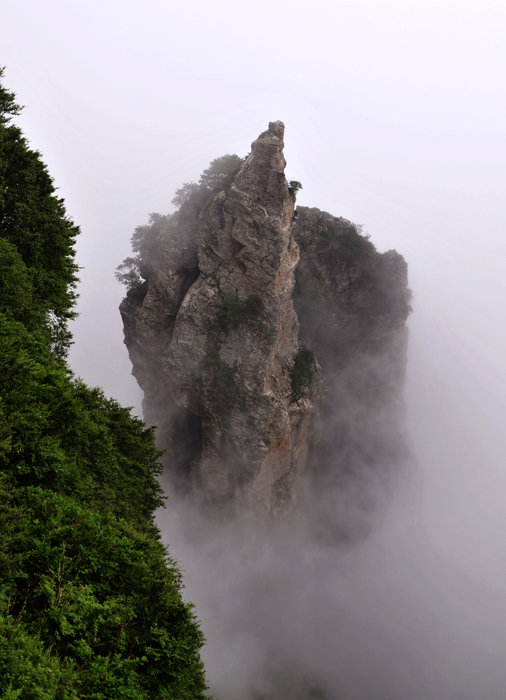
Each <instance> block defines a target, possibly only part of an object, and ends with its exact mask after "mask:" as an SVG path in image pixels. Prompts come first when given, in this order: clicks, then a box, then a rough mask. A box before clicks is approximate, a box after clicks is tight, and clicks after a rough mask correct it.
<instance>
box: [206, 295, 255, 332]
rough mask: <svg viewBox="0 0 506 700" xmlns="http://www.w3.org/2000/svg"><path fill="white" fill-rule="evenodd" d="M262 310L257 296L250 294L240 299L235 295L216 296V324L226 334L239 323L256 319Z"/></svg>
mask: <svg viewBox="0 0 506 700" xmlns="http://www.w3.org/2000/svg"><path fill="white" fill-rule="evenodd" d="M263 310H264V305H263V302H262V300H261V299H260V297H259V296H258V294H250V295H249V296H248V297H247V298H246V299H241V298H240V297H239V296H238V295H237V294H223V293H222V292H220V293H219V294H218V314H217V323H218V326H219V328H220V329H221V330H223V331H224V332H225V333H228V332H229V331H231V330H232V329H234V328H237V327H238V326H239V325H240V324H241V323H246V322H247V321H251V320H252V319H255V318H257V317H258V316H260V314H261V313H262V312H263Z"/></svg>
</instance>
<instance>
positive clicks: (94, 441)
mask: <svg viewBox="0 0 506 700" xmlns="http://www.w3.org/2000/svg"><path fill="white" fill-rule="evenodd" d="M1 77H2V71H0V78H1ZM19 109H20V108H19V107H18V106H17V105H16V102H15V96H14V94H13V93H11V92H9V91H8V90H6V89H5V88H4V87H2V85H1V84H0V532H1V533H2V537H1V539H0V699H1V700H53V699H54V700H59V699H62V700H64V699H65V700H66V699H69V700H70V699H74V698H76V699H77V698H89V699H90V700H109V699H110V700H119V699H125V700H126V699H128V700H147V699H148V698H149V699H150V700H155V699H158V698H171V699H175V698H182V699H183V698H184V699H185V700H186V699H190V698H203V697H204V691H205V688H206V686H205V680H204V672H203V666H202V662H201V660H200V656H199V649H200V647H201V646H202V644H203V641H204V640H203V636H202V633H201V631H200V629H199V626H198V623H197V621H196V619H195V616H194V613H193V610H192V606H191V605H189V604H186V603H185V602H184V601H183V600H182V598H181V595H180V589H181V575H180V571H179V569H178V567H177V565H176V563H175V562H174V561H173V560H172V559H171V557H170V556H169V555H168V553H167V551H166V549H165V547H164V546H163V544H162V542H161V539H160V536H159V533H158V530H157V528H156V526H155V524H154V520H153V514H154V511H155V510H156V509H157V508H158V507H160V506H161V505H162V504H163V494H162V491H161V489H160V486H159V484H158V482H157V479H156V477H157V475H158V474H159V473H160V471H161V469H162V466H161V463H160V461H159V457H160V453H159V452H158V451H157V449H156V447H155V444H154V437H153V431H152V429H151V428H146V427H145V425H144V423H143V422H142V421H140V420H139V419H137V418H135V417H133V416H132V415H131V414H130V410H129V409H127V408H123V407H121V406H120V405H119V404H118V403H117V402H116V401H114V400H112V399H108V398H106V397H105V396H104V394H103V392H102V391H101V390H100V389H94V388H90V387H88V386H86V384H84V383H83V382H82V381H80V380H78V379H76V378H75V377H74V376H73V375H72V372H71V371H70V369H69V367H68V366H67V364H66V362H65V356H66V352H67V350H68V347H69V344H70V342H71V337H70V334H69V331H68V327H67V323H68V320H69V319H71V318H72V317H73V315H74V311H73V309H74V306H75V301H76V294H75V287H76V283H77V278H76V273H77V266H76V264H75V261H74V241H75V237H76V235H77V234H78V228H77V227H76V226H75V225H74V224H73V223H72V221H70V219H69V218H68V217H67V215H66V212H65V207H64V203H63V201H62V200H61V199H58V198H57V197H56V196H55V188H54V185H53V182H52V179H51V177H50V175H49V174H48V172H47V169H46V167H45V165H44V164H43V162H42V160H41V158H40V154H39V153H37V152H36V151H33V150H31V149H30V148H29V145H28V143H27V141H26V139H25V138H24V137H23V134H22V132H21V131H20V129H19V128H18V127H16V126H15V125H13V124H12V123H11V118H12V116H13V115H16V114H18V113H19Z"/></svg>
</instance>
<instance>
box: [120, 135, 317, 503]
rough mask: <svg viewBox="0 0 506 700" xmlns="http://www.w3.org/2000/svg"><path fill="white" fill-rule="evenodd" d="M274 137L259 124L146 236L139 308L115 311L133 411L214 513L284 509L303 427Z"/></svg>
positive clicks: (290, 262)
mask: <svg viewBox="0 0 506 700" xmlns="http://www.w3.org/2000/svg"><path fill="white" fill-rule="evenodd" d="M283 131H284V126H283V124H282V123H281V122H274V123H271V124H270V125H269V129H268V130H267V131H266V132H264V133H263V134H261V135H260V136H259V138H258V139H257V140H256V141H255V142H254V143H253V144H252V150H251V153H250V155H249V156H248V158H247V159H246V161H245V163H244V165H243V166H242V168H241V170H240V172H239V173H238V174H237V175H236V177H235V179H234V181H233V184H232V185H231V187H230V188H229V189H228V190H227V191H223V192H218V193H216V194H215V196H214V197H212V198H211V200H210V201H207V202H206V203H205V205H204V206H203V208H202V210H201V211H200V214H199V216H198V217H197V216H196V215H195V214H194V213H191V212H188V211H186V209H185V207H182V208H181V210H180V212H179V214H178V215H176V216H175V217H173V219H172V220H171V221H170V223H169V225H168V227H167V229H166V231H164V232H163V233H162V234H160V236H159V237H158V239H157V241H156V244H155V249H154V252H153V254H152V255H151V262H150V263H149V265H148V267H149V288H148V293H147V295H146V297H145V298H144V300H143V302H142V305H140V306H135V305H132V304H131V303H130V302H129V301H128V299H127V300H125V301H124V302H123V303H122V306H121V313H122V315H123V320H124V324H125V337H126V343H127V345H128V348H129V352H130V356H131V359H132V362H133V365H134V374H135V376H136V377H137V379H138V381H139V384H140V385H141V387H142V388H143V390H144V392H145V407H146V418H147V419H148V420H150V421H153V422H155V423H157V425H158V426H159V438H160V443H161V445H162V446H163V447H166V448H168V457H167V461H168V462H169V463H170V462H171V460H173V461H174V462H175V465H176V466H175V469H174V470H175V472H177V474H178V475H179V484H180V485H183V486H184V482H185V478H186V485H187V487H189V488H191V489H192V490H193V493H194V494H195V495H196V497H197V498H199V499H201V500H202V501H203V503H204V504H206V505H207V506H209V507H210V508H211V509H213V510H214V511H218V510H220V509H227V510H228V509H233V508H235V507H239V508H241V509H243V508H251V509H253V510H262V511H267V512H276V511H278V510H283V509H286V508H288V507H289V506H290V504H291V503H292V502H293V501H294V499H295V497H296V493H297V481H298V479H299V478H300V476H301V475H302V474H303V472H304V470H305V468H306V465H307V455H308V452H309V450H310V449H311V446H312V442H313V441H314V439H315V435H316V431H315V429H314V427H313V426H314V423H315V419H316V417H317V414H318V407H319V404H320V402H321V399H322V394H323V382H322V380H321V375H320V370H319V367H318V364H317V362H316V361H313V363H312V367H311V368H310V371H311V375H312V376H311V382H306V384H307V385H306V386H302V387H298V388H297V390H294V386H293V381H292V379H293V368H294V364H295V363H296V361H297V356H298V354H299V351H300V347H299V345H300V344H299V323H298V321H297V316H296V314H295V311H294V308H293V302H292V292H293V287H294V283H295V277H294V273H295V268H296V266H297V263H298V261H299V248H298V246H297V244H296V242H295V240H294V237H293V232H292V229H293V222H292V219H293V211H294V202H293V198H292V196H291V194H290V192H289V189H288V184H287V181H286V179H285V176H284V168H285V159H284V156H283ZM132 307H134V308H132ZM188 477H191V484H190V483H189V480H188Z"/></svg>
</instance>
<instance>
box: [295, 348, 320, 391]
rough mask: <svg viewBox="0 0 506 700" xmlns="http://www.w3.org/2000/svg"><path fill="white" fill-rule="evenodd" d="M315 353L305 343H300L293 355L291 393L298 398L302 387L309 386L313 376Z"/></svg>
mask: <svg viewBox="0 0 506 700" xmlns="http://www.w3.org/2000/svg"><path fill="white" fill-rule="evenodd" d="M315 363H316V355H315V354H314V352H313V351H312V350H311V349H310V348H308V347H307V346H306V345H301V346H300V348H299V351H298V352H297V354H296V355H295V358H294V361H293V367H292V371H291V381H292V395H293V397H294V398H295V399H297V398H299V397H300V395H301V392H302V390H303V389H304V388H306V387H310V386H311V385H312V384H313V382H314V378H315Z"/></svg>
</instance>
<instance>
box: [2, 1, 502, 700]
mask: <svg viewBox="0 0 506 700" xmlns="http://www.w3.org/2000/svg"><path fill="white" fill-rule="evenodd" d="M1 15H2V16H1V21H0V65H4V66H6V68H7V70H6V73H5V84H6V86H7V87H9V88H10V89H12V90H14V91H15V92H16V93H17V96H18V101H19V102H20V103H21V104H23V105H26V109H25V110H24V111H23V114H22V116H21V117H20V118H19V119H18V120H17V121H18V123H19V124H20V125H21V126H22V128H23V129H24V131H25V133H26V135H27V136H28V138H29V139H30V141H31V144H32V146H33V147H34V148H36V149H38V150H40V151H41V153H42V155H43V158H44V161H45V162H46V163H47V165H48V167H49V170H50V173H51V174H52V176H53V177H54V178H55V181H56V184H57V186H58V187H59V188H60V190H59V191H60V194H61V196H63V197H64V198H65V200H66V203H67V208H68V212H69V214H70V216H71V217H72V218H73V219H74V220H75V222H76V223H78V224H79V225H80V226H81V231H82V235H81V238H80V240H79V244H78V262H79V264H80V265H82V266H83V270H82V271H81V280H82V284H81V287H80V294H81V299H80V304H79V309H78V310H79V312H80V314H81V315H80V318H79V319H78V320H77V321H76V322H75V324H74V329H73V331H74V335H75V341H76V344H75V347H74V349H73V350H72V354H71V364H72V367H73V368H74V369H75V371H76V373H77V374H79V375H81V376H82V377H83V378H84V379H85V380H86V381H87V382H88V383H91V384H100V385H102V386H103V387H104V389H105V391H106V393H108V394H110V395H113V396H115V397H117V398H118V399H119V400H120V401H121V402H123V403H126V404H128V405H135V406H136V407H137V410H138V407H139V404H140V395H139V391H138V389H137V387H136V385H135V382H134V380H133V379H132V378H131V377H130V363H129V361H128V357H127V353H126V350H125V347H124V345H123V344H122V328H121V321H120V317H119V313H118V311H117V307H118V304H119V302H120V300H121V297H122V293H123V292H122V288H121V287H119V285H117V283H116V282H115V280H114V275H113V273H114V269H115V267H116V266H117V265H118V264H119V263H120V262H121V260H122V259H123V258H124V257H125V256H126V255H128V253H129V239H130V235H131V234H132V232H133V230H134V228H135V227H136V226H137V225H139V224H142V223H145V222H146V221H147V217H148V215H149V213H150V212H154V211H158V212H161V213H168V212H170V211H171V210H172V207H171V204H170V201H171V199H172V197H173V195H174V191H175V190H176V189H177V188H178V187H179V186H180V185H181V184H182V183H183V182H184V181H187V180H191V179H198V176H199V174H200V173H201V171H202V170H203V169H204V168H205V167H207V165H208V164H209V162H210V161H211V160H212V159H213V158H216V157H218V156H220V155H223V154H225V153H238V154H239V155H245V154H246V153H248V151H249V148H250V144H251V141H252V140H253V139H254V138H256V137H257V136H258V134H259V133H260V132H261V131H263V130H264V129H265V128H266V126H267V124H268V122H269V121H273V120H276V119H281V120H283V121H284V122H285V125H286V139H285V142H286V147H285V155H286V158H287V161H288V167H287V175H288V177H289V178H294V179H297V180H300V181H301V182H302V184H303V188H304V189H303V190H302V191H301V192H300V193H299V196H298V203H299V204H302V205H308V206H317V207H319V208H321V209H324V210H327V211H330V212H331V213H332V214H334V215H338V216H344V217H346V218H347V219H350V220H352V221H354V222H357V223H361V224H364V226H365V230H366V231H368V232H369V233H370V234H371V237H372V240H373V242H374V243H375V244H376V246H377V247H378V249H380V250H388V249H390V248H395V249H396V250H398V251H399V252H400V253H402V254H403V255H404V256H405V258H406V260H407V261H408V264H409V271H410V272H409V274H410V285H411V287H412V289H413V292H414V303H413V306H414V314H413V316H412V317H411V319H410V322H409V324H410V332H411V344H410V351H409V352H410V354H409V367H408V385H407V403H408V414H409V422H410V431H411V439H412V444H413V445H414V447H415V449H416V451H417V455H418V458H419V462H420V465H421V467H420V475H419V479H420V501H419V504H418V505H419V509H420V510H419V514H420V521H419V524H420V526H421V527H422V528H423V529H424V533H425V535H424V536H425V537H426V540H427V543H428V544H427V546H430V547H432V548H433V549H434V551H436V552H437V553H438V556H441V557H442V558H443V560H445V561H446V562H449V563H450V564H451V566H454V567H457V570H458V571H460V572H461V574H462V576H463V577H464V578H465V580H466V581H467V582H468V583H469V585H473V586H474V585H476V586H478V587H479V588H480V591H481V594H482V595H483V596H485V597H487V596H489V597H491V600H492V599H493V600H494V601H499V602H496V603H494V605H497V606H498V607H504V606H506V537H505V533H506V508H505V507H504V503H505V500H506V465H505V461H506V460H505V456H506V438H505V436H504V434H505V432H506V431H505V428H504V423H505V416H506V399H505V397H506V353H505V347H506V342H505V341H506V282H505V279H506V275H505V271H506V244H505V235H504V234H505V227H506V211H505V210H506V205H505V185H506V158H505V155H506V148H505V146H506V130H505V124H506V99H505V98H506V81H505V79H504V67H505V66H506V40H505V37H506V4H505V3H504V0H497V1H493V0H481V2H469V1H468V0H459V1H455V2H453V1H450V0H437V1H436V0H381V1H379V0H353V1H343V0H332V1H331V0H313V1H312V2H309V0H304V1H302V0H290V1H288V0H256V1H255V2H251V3H249V4H246V3H242V2H239V1H238V0H234V1H232V0H216V1H215V2H204V0H186V1H185V2H184V3H183V2H182V3H179V4H178V3H175V2H170V1H169V0H143V2H140V0H135V1H133V0H100V2H99V1H98V0H86V1H85V0H44V2H41V1H40V0H3V2H2V13H1ZM435 575H436V574H435ZM466 585H467V584H466ZM494 596H495V597H494ZM490 615H491V616H492V617H493V614H492V613H490ZM478 617H479V616H478ZM483 619H484V618H483ZM487 619H488V618H487ZM473 620H474V622H473V621H472V620H471V618H469V621H468V627H467V628H466V630H467V632H468V633H469V636H470V637H471V638H472V637H473V634H474V633H475V631H476V629H477V628H476V625H478V626H479V625H480V624H482V623H479V622H476V616H474V617H473ZM473 625H475V627H473ZM482 627H483V625H482ZM482 627H480V630H482V632H483V634H486V628H485V627H483V629H482ZM480 633H481V632H480ZM477 653H478V652H477ZM489 660H490V659H489ZM491 663H492V661H491ZM501 668H502V662H500V661H499V660H497V669H496V670H497V673H498V674H500V672H501ZM498 677H499V676H497V677H496V680H497V678H498ZM503 687H504V688H506V673H505V675H504V686H503ZM483 697H485V695H484V696H483ZM492 697H494V698H495V697H496V696H495V695H494V694H493V692H492V691H491V694H490V695H489V696H488V698H492ZM488 698H487V700H488Z"/></svg>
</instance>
